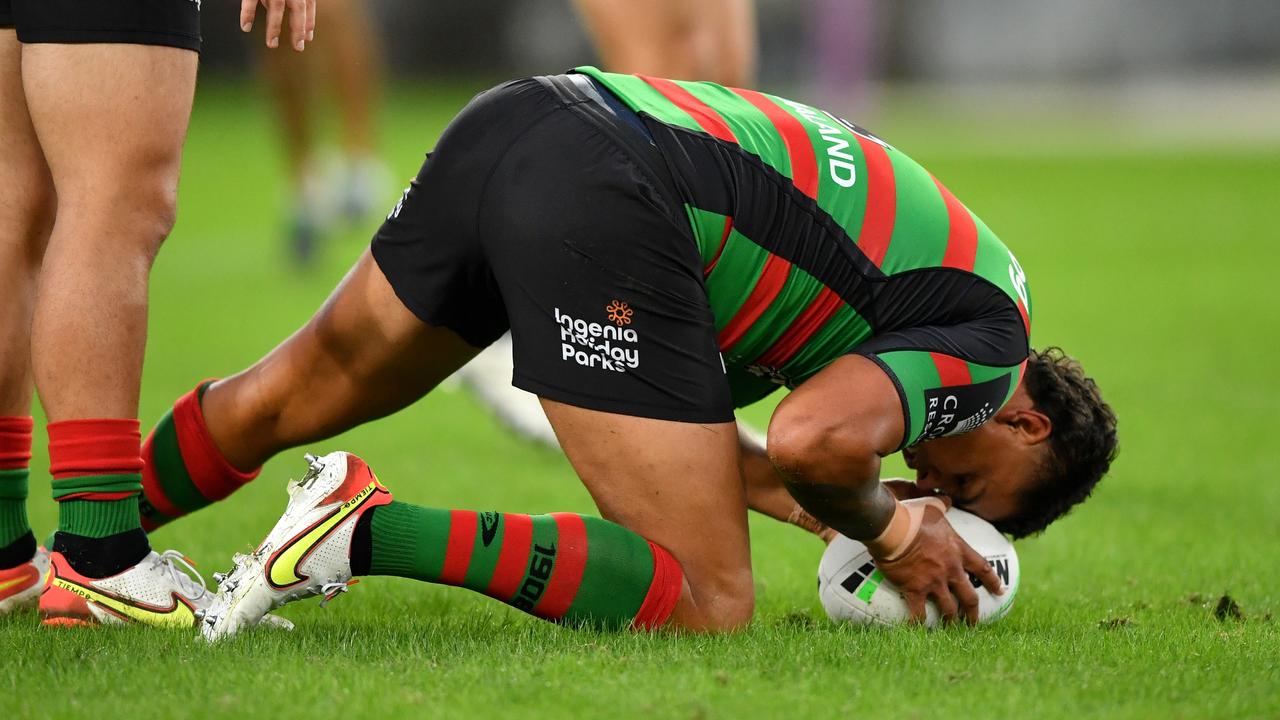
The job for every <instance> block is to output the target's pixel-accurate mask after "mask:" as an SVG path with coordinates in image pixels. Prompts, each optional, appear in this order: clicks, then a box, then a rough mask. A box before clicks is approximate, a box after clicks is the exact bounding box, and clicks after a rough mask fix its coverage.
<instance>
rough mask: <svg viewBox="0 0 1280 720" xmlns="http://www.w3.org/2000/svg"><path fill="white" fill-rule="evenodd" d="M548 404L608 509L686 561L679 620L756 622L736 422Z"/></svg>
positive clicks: (726, 626)
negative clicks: (689, 420) (686, 419)
mask: <svg viewBox="0 0 1280 720" xmlns="http://www.w3.org/2000/svg"><path fill="white" fill-rule="evenodd" d="M542 405H543V407H544V408H545V409H546V411H547V417H548V418H549V419H550V420H551V424H552V426H553V427H555V429H556V435H557V436H558V437H559V438H560V446H561V447H563V448H564V450H565V455H567V456H568V458H569V462H570V463H572V464H573V468H574V470H576V471H577V473H578V476H579V477H580V478H581V479H582V482H583V484H584V485H586V487H587V491H588V492H590V493H591V497H592V499H593V500H595V503H596V506H597V507H598V508H599V509H600V513H601V514H602V515H603V516H604V517H605V518H606V519H608V520H612V521H613V522H616V523H618V524H619V525H622V526H623V527H626V528H628V529H630V530H632V531H633V532H635V533H637V534H639V535H640V536H642V537H644V538H646V539H648V540H650V541H652V542H655V543H657V544H659V545H661V546H662V547H664V548H666V549H667V550H669V551H670V552H671V554H672V555H674V556H675V558H676V560H678V561H679V563H680V566H681V568H682V569H683V571H684V576H685V583H684V587H683V588H682V589H681V594H680V601H679V603H678V604H677V605H676V607H675V611H674V612H673V613H672V615H671V623H672V626H673V627H679V628H686V629H690V630H703V631H720V630H732V629H734V628H737V627H740V626H742V625H745V624H746V623H747V622H749V621H750V620H751V614H752V612H753V610H754V608H755V594H754V588H753V585H752V579H751V548H750V541H749V539H748V533H747V500H746V491H745V489H744V487H743V483H742V477H741V474H740V473H739V469H738V430H737V427H736V425H735V424H734V423H718V424H691V423H681V422H671V421H667V420H653V419H650V418H640V417H631V416H627V415H617V414H614V413H605V412H599V411H596V410H586V409H583V408H579V407H574V406H571V405H565V404H564V403H559V402H554V401H551V400H547V399H545V398H544V399H543V400H542ZM691 479H696V481H691Z"/></svg>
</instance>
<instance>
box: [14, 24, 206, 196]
mask: <svg viewBox="0 0 1280 720" xmlns="http://www.w3.org/2000/svg"><path fill="white" fill-rule="evenodd" d="M197 59H198V56H197V54H196V53H195V52H193V51H191V50H186V49H181V48H174V47H162V46H151V45H131V44H111V43H103V44H83V45H79V44H44V43H37V44H27V45H24V47H23V53H22V76H23V84H24V86H25V88H26V97H27V102H28V105H29V107H30V110H31V119H32V121H33V123H34V126H35V128H36V132H37V134H38V136H39V139H40V145H41V147H42V148H43V151H44V156H45V158H46V159H47V160H48V163H49V167H50V169H51V171H52V173H53V178H54V184H55V186H57V187H58V189H59V192H60V194H61V195H63V199H64V203H70V204H71V205H79V204H81V203H89V202H91V201H93V200H94V199H98V200H99V201H100V202H102V203H104V204H107V203H110V204H113V205H117V206H119V203H123V206H122V207H125V208H128V207H132V206H133V205H135V204H136V203H139V202H141V203H144V204H146V203H153V202H159V203H161V204H164V202H165V201H172V197H173V196H174V195H175V194H176V192H177V180H178V170H179V167H180V162H181V155H182V144H183V140H184V139H185V137H186V133H187V124H188V121H189V119H190V116H191V103H192V98H193V95H194V92H195V80H196V64H197ZM89 191H92V192H89ZM157 195H159V197H157Z"/></svg>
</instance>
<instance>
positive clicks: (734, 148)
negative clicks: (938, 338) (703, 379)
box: [576, 67, 1031, 406]
mask: <svg viewBox="0 0 1280 720" xmlns="http://www.w3.org/2000/svg"><path fill="white" fill-rule="evenodd" d="M576 72H579V73H583V74H586V75H588V76H590V77H592V78H594V79H595V80H596V81H598V82H599V83H601V84H602V85H604V86H605V87H606V88H608V89H609V90H610V91H612V92H613V93H614V94H615V95H616V96H617V97H618V98H619V99H620V100H621V101H622V102H624V103H625V104H626V105H627V106H628V107H630V108H631V109H632V110H634V111H636V112H637V113H638V114H640V115H641V117H642V118H644V119H645V122H646V124H647V125H648V126H649V127H650V128H651V129H654V130H656V132H655V142H657V143H658V145H659V147H660V149H663V150H664V155H665V156H666V157H667V159H668V162H669V163H672V165H673V171H674V175H675V176H676V180H677V183H678V184H684V185H685V187H683V188H682V193H683V196H684V199H685V210H686V213H687V215H688V218H689V223H690V225H691V228H692V232H693V235H694V237H695V238H696V240H697V243H698V247H699V249H700V251H701V254H702V262H703V275H704V279H705V284H706V289H707V295H708V298H709V300H710V304H711V308H712V311H713V312H714V314H715V319H716V328H717V331H718V339H719V343H720V349H721V352H722V354H723V356H724V361H725V366H726V371H727V372H728V375H729V380H730V383H731V386H732V390H733V397H734V402H735V404H736V405H738V406H742V405H745V404H749V403H751V402H754V401H755V400H757V399H759V398H761V397H763V396H764V395H767V394H768V393H769V392H770V391H772V390H773V389H774V388H775V387H777V385H779V384H782V385H788V386H794V385H796V384H798V383H800V382H803V381H804V380H805V379H806V378H808V377H810V376H811V375H813V374H814V373H816V372H818V371H819V370H821V369H822V368H823V367H825V366H827V365H828V364H829V363H831V362H832V361H834V360H835V359H836V358H838V357H840V356H841V355H844V354H847V353H849V352H851V351H854V350H855V349H856V348H857V347H858V346H859V345H862V344H863V343H866V342H868V341H869V340H872V339H873V338H875V337H876V336H877V335H879V334H881V333H884V332H888V331H891V330H893V329H898V327H900V326H901V325H902V324H903V323H905V322H908V319H906V318H905V315H910V312H909V311H907V310H903V309H901V308H897V307H894V306H893V305H894V303H901V302H902V300H901V297H900V296H902V295H903V294H904V293H881V292H880V290H881V289H882V288H883V287H887V286H888V285H889V284H890V283H886V282H885V280H887V279H888V278H892V277H896V276H902V275H903V274H905V273H911V272H913V271H918V270H921V269H926V268H935V269H936V268H950V269H954V270H959V271H963V272H965V273H972V274H973V275H977V276H979V277H981V278H983V279H985V280H986V281H988V282H989V283H991V284H992V285H994V286H996V287H997V288H998V289H999V291H1000V292H1002V293H1003V294H1004V295H1006V296H1007V297H1008V298H1009V300H1011V301H1012V302H1013V303H1016V305H1017V307H1018V310H1019V312H1020V313H1021V315H1022V318H1023V322H1024V325H1025V326H1026V330H1027V333H1028V337H1029V334H1030V322H1031V321H1030V316H1031V300H1030V296H1029V294H1028V292H1027V285H1026V278H1025V275H1024V274H1023V272H1022V270H1021V268H1020V267H1019V265H1018V263H1017V261H1016V259H1014V257H1013V255H1012V254H1011V253H1010V252H1009V250H1008V248H1006V247H1005V245H1004V244H1003V243H1002V242H1001V241H1000V240H999V239H998V238H997V237H996V236H995V234H994V233H992V232H991V230H990V229H989V228H987V226H986V225H985V224H984V223H983V222H982V220H980V219H979V218H978V217H977V216H975V215H974V214H973V213H971V212H970V211H969V210H968V208H966V207H965V206H964V205H963V204H962V203H961V202H960V201H959V200H957V199H956V198H955V196H954V195H952V194H951V192H949V191H948V190H947V188H946V187H944V186H943V185H942V183H940V182H938V180H937V179H936V178H934V177H933V176H932V175H931V174H929V172H928V171H926V170H925V169H924V168H923V167H921V166H920V165H919V164H917V163H916V162H915V161H913V160H912V159H911V158H909V157H907V156H906V155H905V154H903V153H901V152H899V151H898V150H897V149H896V148H894V147H892V146H890V145H888V144H887V143H885V142H883V141H881V140H880V139H879V138H877V137H875V136H873V135H871V134H870V133H868V132H866V131H865V130H862V129H861V128H858V127H857V126H855V125H853V124H851V123H849V122H846V121H844V120H841V119H839V118H837V117H835V116H834V115H832V114H831V113H828V112H825V111H823V110H821V109H818V108H815V107H812V106H809V105H806V104H804V103H800V102H796V101H794V100H787V99H785V98H781V97H777V96H774V95H769V94H767V93H761V92H756V91H753V90H742V89H737V88H727V87H723V86H720V85H716V84H714V83H709V82H685V81H676V80H666V79H661V78H654V77H647V76H640V75H620V74H614V73H606V72H603V71H601V70H598V69H596V68H593V67H581V68H578V69H577V70H576ZM673 145H676V146H678V147H674V148H673V147H672V146H673ZM942 362H946V361H945V360H943V361H942ZM1011 392H1012V388H1010V393H1011Z"/></svg>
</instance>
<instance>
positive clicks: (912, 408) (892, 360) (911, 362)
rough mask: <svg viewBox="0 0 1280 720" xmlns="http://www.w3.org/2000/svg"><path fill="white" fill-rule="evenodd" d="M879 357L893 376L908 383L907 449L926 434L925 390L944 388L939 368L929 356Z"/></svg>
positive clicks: (900, 354) (917, 353) (906, 353)
mask: <svg viewBox="0 0 1280 720" xmlns="http://www.w3.org/2000/svg"><path fill="white" fill-rule="evenodd" d="M876 357H878V358H880V360H881V362H883V363H884V364H885V365H888V366H889V369H890V370H892V371H893V374H894V375H895V376H897V377H898V378H900V381H905V382H906V387H904V390H905V391H906V396H907V415H908V417H907V418H905V419H906V421H907V423H906V424H907V428H906V441H907V443H906V444H907V445H910V444H911V443H913V442H915V441H916V439H917V438H919V437H920V433H922V432H924V421H925V416H926V415H927V414H928V413H927V411H926V409H925V406H924V393H923V392H921V389H922V388H936V387H939V386H940V385H941V384H942V379H941V378H940V377H938V368H937V366H935V365H934V364H933V358H931V357H930V356H929V353H927V352H920V351H912V350H908V351H904V352H886V353H878V354H877V355H876Z"/></svg>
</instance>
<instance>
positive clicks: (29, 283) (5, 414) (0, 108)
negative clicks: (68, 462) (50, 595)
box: [0, 29, 55, 612]
mask: <svg viewBox="0 0 1280 720" xmlns="http://www.w3.org/2000/svg"><path fill="white" fill-rule="evenodd" d="M21 47H22V46H21V45H20V44H19V43H18V39H17V37H16V35H15V33H14V31H13V30H12V29H0V147H3V148H4V151H3V152H0V187H2V188H4V192H3V195H2V196H0V612H3V611H6V610H10V609H16V605H17V604H19V601H23V602H22V604H27V603H29V602H30V601H32V600H34V598H35V595H36V593H35V592H33V591H32V590H33V588H35V585H34V584H33V583H35V582H37V578H34V577H25V576H26V575H31V574H32V573H30V572H25V570H26V568H25V567H23V566H27V565H29V564H30V563H31V562H32V557H33V556H34V555H35V553H36V542H35V538H34V536H33V535H32V533H31V526H30V525H29V524H28V522H27V512H26V501H27V487H28V470H27V463H28V461H29V459H30V456H31V429H32V421H31V417H30V415H31V391H32V379H31V343H30V340H31V312H32V308H33V307H34V305H35V291H36V277H37V274H38V273H39V270H40V258H41V255H42V253H43V252H44V245H45V241H46V240H47V239H48V236H49V228H50V226H51V225H52V223H53V212H54V205H55V198H54V194H53V182H52V181H51V180H50V178H49V169H48V167H46V165H45V162H44V156H43V155H42V154H41V153H40V145H39V143H38V142H37V141H36V135H35V130H34V129H33V128H32V127H31V118H30V116H29V115H28V113H27V103H26V99H25V98H24V97H23V93H22V75H21V72H22V69H21V68H22V49H21ZM6 570H11V571H13V572H12V574H13V575H14V577H9V575H8V574H5V573H4V571H6ZM19 573H22V574H23V575H24V577H22V578H18V577H17V576H18V574H19ZM37 575H38V573H37ZM15 579H16V580H17V581H15ZM28 581H29V582H28ZM20 594H21V595H22V597H19V595H20Z"/></svg>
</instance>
